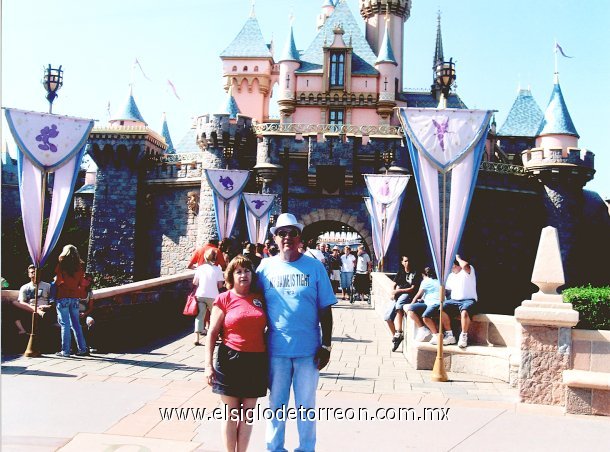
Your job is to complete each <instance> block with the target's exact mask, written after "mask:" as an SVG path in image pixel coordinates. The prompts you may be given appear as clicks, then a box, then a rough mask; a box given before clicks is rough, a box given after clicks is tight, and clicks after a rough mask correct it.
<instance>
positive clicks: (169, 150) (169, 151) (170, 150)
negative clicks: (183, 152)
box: [161, 113, 176, 154]
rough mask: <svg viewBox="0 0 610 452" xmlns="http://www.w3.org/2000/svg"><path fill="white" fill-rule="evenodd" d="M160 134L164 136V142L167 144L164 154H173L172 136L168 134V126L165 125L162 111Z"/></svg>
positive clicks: (164, 116) (165, 121)
mask: <svg viewBox="0 0 610 452" xmlns="http://www.w3.org/2000/svg"><path fill="white" fill-rule="evenodd" d="M161 135H162V136H163V138H165V144H167V149H166V150H165V153H166V154H175V153H176V150H175V149H174V143H172V137H171V136H170V134H169V127H168V126H167V117H166V115H165V113H163V125H162V126H161Z"/></svg>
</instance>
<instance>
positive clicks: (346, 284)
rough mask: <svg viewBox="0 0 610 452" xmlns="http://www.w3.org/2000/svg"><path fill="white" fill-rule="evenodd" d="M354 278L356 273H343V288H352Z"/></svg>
mask: <svg viewBox="0 0 610 452" xmlns="http://www.w3.org/2000/svg"><path fill="white" fill-rule="evenodd" d="M353 277H354V272H341V288H342V289H345V290H349V288H350V287H352V278H353Z"/></svg>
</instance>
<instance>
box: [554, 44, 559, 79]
mask: <svg viewBox="0 0 610 452" xmlns="http://www.w3.org/2000/svg"><path fill="white" fill-rule="evenodd" d="M553 52H554V53H555V75H557V73H558V70H557V39H555V47H553Z"/></svg>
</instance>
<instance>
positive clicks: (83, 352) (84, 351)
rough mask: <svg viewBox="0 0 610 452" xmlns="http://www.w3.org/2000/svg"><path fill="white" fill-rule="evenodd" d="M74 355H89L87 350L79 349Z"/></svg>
mask: <svg viewBox="0 0 610 452" xmlns="http://www.w3.org/2000/svg"><path fill="white" fill-rule="evenodd" d="M76 356H89V350H81V351H78V352H76Z"/></svg>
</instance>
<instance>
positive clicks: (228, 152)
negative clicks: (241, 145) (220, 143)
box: [222, 143, 233, 169]
mask: <svg viewBox="0 0 610 452" xmlns="http://www.w3.org/2000/svg"><path fill="white" fill-rule="evenodd" d="M222 154H223V155H224V158H225V163H226V164H227V168H226V169H229V160H230V159H232V158H233V146H232V145H231V144H230V143H226V144H225V147H224V149H223V151H222Z"/></svg>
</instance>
